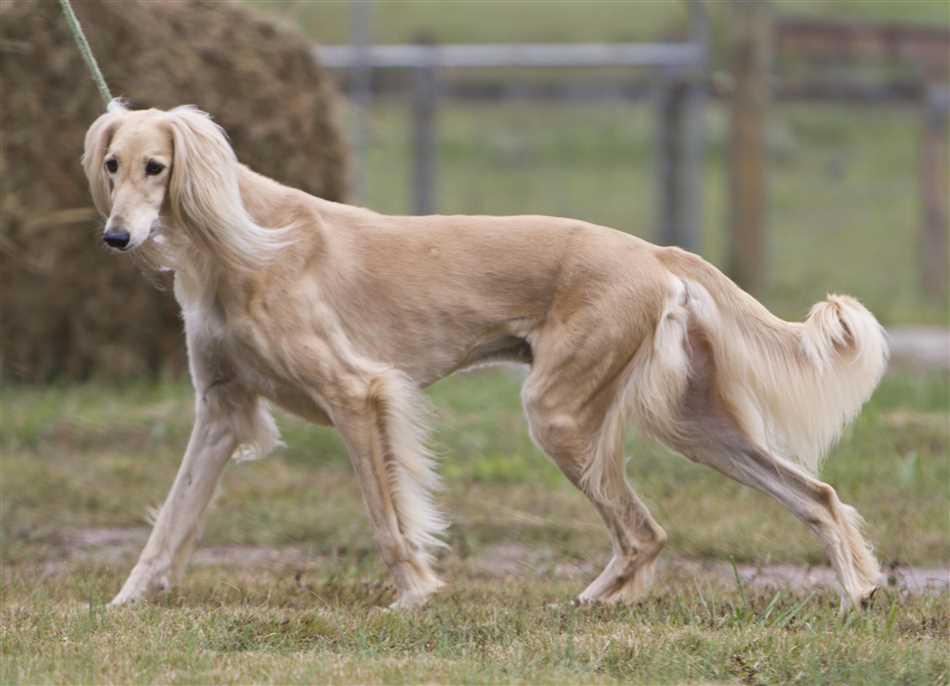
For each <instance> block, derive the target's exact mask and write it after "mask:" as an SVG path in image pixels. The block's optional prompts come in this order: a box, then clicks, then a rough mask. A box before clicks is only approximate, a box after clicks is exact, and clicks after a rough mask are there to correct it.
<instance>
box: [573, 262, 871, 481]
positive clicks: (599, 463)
mask: <svg viewBox="0 0 950 686" xmlns="http://www.w3.org/2000/svg"><path fill="white" fill-rule="evenodd" d="M657 257H658V259H659V260H660V262H661V263H662V264H663V266H664V267H665V268H666V269H667V270H668V272H669V273H670V274H671V275H672V278H671V279H670V285H669V288H668V293H667V294H666V296H665V302H664V304H663V306H662V307H663V309H662V312H661V313H660V314H659V317H658V323H657V326H656V329H655V330H654V332H653V337H652V341H645V343H644V345H642V346H641V349H640V351H638V353H637V354H636V356H635V357H634V359H633V361H632V364H631V368H630V376H629V381H628V382H627V391H626V398H625V402H624V405H625V406H626V407H627V408H628V410H629V411H630V412H631V413H632V414H633V417H634V419H635V420H637V423H638V424H639V425H640V426H641V427H642V428H644V429H646V430H647V431H648V432H650V433H652V434H654V435H656V436H657V437H659V438H661V439H663V440H668V439H669V438H670V437H675V436H676V434H677V432H678V431H680V430H681V428H682V426H683V424H684V420H687V421H688V420H689V416H688V415H689V413H690V412H691V411H692V410H690V408H688V407H686V406H685V405H684V402H685V399H686V397H687V392H688V389H689V387H690V382H691V380H693V381H695V378H692V377H691V373H692V374H694V375H695V374H696V373H698V370H691V369H690V345H691V344H693V343H694V342H695V341H694V340H692V339H693V337H695V336H697V335H701V336H702V338H703V339H704V341H705V342H706V343H707V344H708V346H709V350H710V353H711V358H712V367H713V369H712V370H711V372H712V374H713V378H712V380H711V382H712V384H713V385H714V388H715V391H716V392H717V393H718V396H719V398H720V399H721V400H722V401H723V402H724V404H725V406H726V407H727V408H728V410H729V412H730V414H731V415H732V416H733V418H734V419H735V421H736V422H737V424H738V425H739V427H740V428H741V429H742V431H743V432H744V433H745V434H746V436H748V437H749V438H751V439H752V440H754V441H755V442H757V443H758V444H759V445H762V447H763V448H766V449H768V450H769V451H770V452H772V453H773V454H775V455H778V456H781V457H784V458H786V459H790V460H793V461H795V462H797V463H798V464H799V465H801V466H802V467H803V468H805V470H806V471H808V472H810V473H812V474H815V473H816V472H817V471H818V469H819V467H820V465H821V460H822V458H823V456H824V455H825V453H826V452H827V451H828V449H829V448H830V447H831V446H832V445H833V444H834V443H835V441H836V440H837V439H838V437H839V436H840V435H841V432H842V430H843V429H844V428H845V426H846V425H847V424H848V423H849V422H850V421H851V420H852V419H853V418H854V417H855V416H856V415H857V413H858V411H859V410H860V409H861V406H862V405H863V404H864V403H865V401H867V399H868V398H869V397H870V396H871V393H872V392H873V391H874V389H875V388H876V387H877V385H878V383H879V381H880V379H881V376H882V375H883V373H884V370H885V367H886V365H887V356H888V349H887V340H886V337H885V334H884V331H883V329H882V328H881V326H880V324H878V322H877V320H876V319H875V318H874V316H873V315H872V314H871V313H870V312H869V311H868V310H867V309H865V307H864V306H863V305H861V304H860V303H859V302H858V301H857V300H855V299H854V298H851V297H848V296H841V295H830V296H828V298H827V300H825V301H823V302H820V303H818V304H816V305H815V306H814V307H812V308H811V311H810V312H809V314H808V317H807V318H806V320H805V321H804V322H803V323H790V322H786V321H783V320H781V319H779V318H778V317H775V316H774V315H772V314H771V313H770V312H769V311H768V310H767V309H765V307H763V306H762V305H761V304H760V303H759V302H758V301H757V300H755V299H754V298H753V297H752V296H750V295H748V294H747V293H745V292H744V291H742V290H741V289H740V288H739V287H738V286H736V285H735V284H734V283H733V282H732V281H731V280H730V279H729V278H728V277H726V276H725V275H724V274H722V273H721V272H720V271H719V270H718V269H716V268H715V267H713V266H712V265H711V264H709V263H708V262H706V261H705V260H703V259H701V258H700V257H697V256H695V255H692V254H690V253H687V252H685V251H682V250H679V249H677V248H663V249H660V250H659V251H658V253H657ZM618 419H619V422H618ZM618 423H622V418H612V419H611V420H610V421H609V422H608V425H609V426H606V427H605V429H606V431H605V432H604V436H603V441H608V440H616V429H615V428H614V427H615V426H616V425H618ZM601 448H603V450H601ZM609 448H610V446H608V445H603V446H597V448H596V449H595V454H594V457H593V459H592V461H591V463H590V464H589V466H588V471H587V474H586V479H587V481H588V485H589V486H590V487H592V488H597V487H599V486H600V485H601V484H604V485H606V482H610V481H612V480H613V477H616V476H617V474H615V473H613V472H614V471H615V466H614V467H611V466H610V465H609V464H607V462H609V459H608V458H607V455H609V454H610V453H611V452H612V450H610V449H609ZM620 469H622V466H621V467H620ZM608 472H609V473H608Z"/></svg>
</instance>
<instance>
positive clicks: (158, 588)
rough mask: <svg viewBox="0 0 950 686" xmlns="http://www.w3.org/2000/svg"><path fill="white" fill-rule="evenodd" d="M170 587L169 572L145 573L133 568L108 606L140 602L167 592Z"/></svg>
mask: <svg viewBox="0 0 950 686" xmlns="http://www.w3.org/2000/svg"><path fill="white" fill-rule="evenodd" d="M171 588H172V582H171V577H170V575H169V574H162V573H154V572H153V573H147V572H144V571H140V570H138V569H135V570H133V571H132V574H130V575H129V578H128V579H127V580H126V582H125V584H123V585H122V590H121V591H119V592H118V593H117V594H116V596H115V597H114V598H113V599H112V600H111V601H110V602H109V607H119V606H122V605H130V604H133V603H141V602H144V601H147V600H150V599H152V598H155V597H156V596H159V595H162V594H163V593H168V591H170V590H171Z"/></svg>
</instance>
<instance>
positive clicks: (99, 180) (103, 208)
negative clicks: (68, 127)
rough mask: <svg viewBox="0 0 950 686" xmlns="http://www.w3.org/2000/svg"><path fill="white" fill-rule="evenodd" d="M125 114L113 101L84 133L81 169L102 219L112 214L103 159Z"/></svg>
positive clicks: (122, 106)
mask: <svg viewBox="0 0 950 686" xmlns="http://www.w3.org/2000/svg"><path fill="white" fill-rule="evenodd" d="M127 112H128V110H127V109H126V108H125V105H123V104H122V102H121V101H120V100H113V101H112V102H111V103H109V107H108V109H107V111H106V113H105V114H103V115H101V116H100V117H99V118H98V119H96V120H95V121H94V122H93V123H92V126H90V127H89V130H88V131H87V132H86V141H85V144H84V146H83V153H82V168H83V171H84V172H86V179H87V180H88V181H89V192H90V193H91V194H92V201H93V203H94V204H95V206H96V209H97V210H98V211H99V214H101V215H102V216H103V217H108V216H109V214H110V212H112V201H111V196H112V193H111V189H110V188H109V177H108V176H107V175H106V173H105V169H104V167H103V162H104V160H103V158H104V157H105V154H106V151H107V150H108V149H109V143H111V142H112V137H113V136H114V135H115V132H116V130H117V129H118V128H119V124H121V123H122V119H123V118H124V117H125V115H126V113H127Z"/></svg>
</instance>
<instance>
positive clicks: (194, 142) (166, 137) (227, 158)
mask: <svg viewBox="0 0 950 686" xmlns="http://www.w3.org/2000/svg"><path fill="white" fill-rule="evenodd" d="M83 169H84V170H85V172H86V176H87V178H88V179H89V188H90V190H91V192H92V197H93V201H94V202H95V205H96V208H97V209H98V210H99V212H100V213H101V214H102V215H103V216H104V217H106V218H107V219H106V224H105V230H104V233H103V236H102V238H103V240H104V241H105V243H106V244H107V245H108V246H109V247H110V248H113V249H115V250H120V251H128V250H132V249H134V248H138V247H140V246H141V245H142V244H143V243H145V242H146V241H148V240H149V239H150V238H152V237H154V236H156V235H158V234H159V233H160V232H162V231H165V230H175V229H178V230H183V231H184V232H185V233H186V234H191V233H194V227H195V226H196V225H200V226H202V227H206V228H207V227H211V228H214V225H216V224H219V223H221V222H222V221H224V220H230V221H229V222H228V223H230V224H232V225H233V224H235V223H237V224H240V223H241V222H242V221H245V220H246V212H244V209H243V205H242V203H241V196H240V191H239V187H238V175H237V174H238V171H237V170H238V162H237V158H236V156H235V154H234V151H233V150H232V149H231V146H230V144H229V143H228V140H227V137H226V135H225V134H224V132H223V131H222V129H221V128H220V127H219V126H218V125H217V124H215V123H214V122H213V121H212V120H211V118H210V117H209V116H208V115H207V114H205V113H204V112H201V111H200V110H197V109H195V108H194V107H190V106H185V107H177V108H175V109H173V110H168V111H163V110H155V109H151V110H128V109H126V108H125V106H124V105H122V104H121V103H120V102H119V101H113V102H112V103H111V104H110V105H109V108H108V111H107V112H106V113H105V114H103V115H102V116H101V117H99V118H98V119H96V121H95V122H93V124H92V126H90V127H89V131H88V132H87V133H86V142H85V150H84V153H83ZM235 217H236V218H235ZM187 237H188V238H190V239H196V238H197V239H199V240H202V239H207V238H208V236H207V231H205V235H201V236H195V235H188V236H187Z"/></svg>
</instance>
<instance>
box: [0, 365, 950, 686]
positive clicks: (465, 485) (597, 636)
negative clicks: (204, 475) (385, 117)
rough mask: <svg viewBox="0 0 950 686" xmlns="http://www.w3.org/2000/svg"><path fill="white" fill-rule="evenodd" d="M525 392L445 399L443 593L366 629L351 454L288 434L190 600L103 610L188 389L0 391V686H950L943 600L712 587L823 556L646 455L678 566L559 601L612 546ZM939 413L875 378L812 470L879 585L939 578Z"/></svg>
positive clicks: (637, 460)
mask: <svg viewBox="0 0 950 686" xmlns="http://www.w3.org/2000/svg"><path fill="white" fill-rule="evenodd" d="M518 385H519V378H518V377H517V376H516V375H514V374H512V373H510V372H502V371H497V372H485V373H479V374H471V375H466V376H462V377H455V378H452V379H449V380H447V381H446V382H443V383H441V384H439V385H437V386H436V387H434V388H433V390H432V392H431V396H432V398H433V401H434V404H435V405H436V408H437V410H438V413H439V417H440V420H439V427H440V428H439V431H438V432H437V434H436V436H435V444H436V446H437V447H438V449H439V452H440V453H441V454H442V455H443V457H442V459H441V463H442V464H441V472H442V473H443V474H444V475H445V480H446V487H445V490H444V492H443V493H442V494H441V496H440V501H441V502H442V504H443V506H444V508H445V509H446V511H448V512H449V513H451V517H452V520H453V522H454V524H453V527H452V528H451V530H450V531H449V534H448V541H449V544H450V548H449V549H448V550H447V551H446V552H445V553H444V554H443V555H442V556H441V558H440V561H439V567H440V569H441V570H442V572H443V573H444V576H445V578H446V579H447V580H448V581H449V588H448V590H447V592H445V593H444V594H441V595H440V596H439V597H438V598H437V599H436V600H435V601H434V602H433V604H432V605H431V606H429V607H427V608H426V609H424V610H421V611H414V612H408V613H394V614H386V613H383V614H380V613H379V612H378V610H376V609H374V608H377V607H379V606H383V605H385V604H386V603H387V602H388V601H390V600H391V597H392V596H391V591H390V589H389V588H388V586H387V585H386V576H385V573H384V571H383V569H382V566H381V563H380V562H379V560H378V557H377V554H376V551H375V548H374V545H373V543H372V539H371V535H370V532H369V529H368V525H367V523H366V519H365V516H364V515H363V512H362V505H361V502H360V499H359V494H358V491H357V487H356V483H355V481H354V479H353V478H352V475H351V474H350V469H349V467H348V463H347V460H346V457H345V455H344V453H343V450H342V447H341V444H340V442H339V440H338V439H337V438H336V436H335V434H334V433H333V432H331V431H329V430H325V429H315V428H311V427H309V426H306V425H304V424H302V423H300V422H298V421H296V420H293V419H291V418H287V417H281V424H282V427H283V430H284V434H285V438H286V440H287V443H288V448H287V449H285V450H283V451H282V452H281V453H279V454H277V455H275V456H273V457H271V458H268V459H267V460H264V461H262V462H259V463H251V464H242V465H235V466H232V467H231V468H230V469H229V470H228V471H227V472H226V474H225V478H224V481H223V487H222V489H221V492H220V494H219V497H218V498H217V500H216V503H215V505H214V511H213V512H212V514H211V517H210V521H209V524H208V528H207V532H206V536H205V539H204V545H203V550H202V551H199V554H198V559H197V563H196V565H195V566H194V568H193V570H192V572H191V574H190V575H189V576H188V577H187V578H186V580H185V582H184V584H183V585H182V586H181V588H180V589H178V590H177V591H175V592H174V593H173V594H172V595H171V596H169V597H167V598H165V599H163V600H161V601H159V602H158V603H156V604H154V605H150V606H147V607H140V608H133V609H121V610H107V609H106V608H104V607H103V603H104V602H105V601H108V599H109V597H110V596H111V594H112V593H114V592H115V591H116V589H117V588H118V586H119V585H120V584H121V581H122V578H123V575H124V574H125V573H127V571H128V569H129V566H130V565H131V562H132V561H133V558H134V555H135V554H137V552H138V548H139V547H140V545H141V541H142V537H143V536H144V535H145V529H144V527H145V523H144V521H145V507H146V505H154V504H157V503H159V502H160V501H161V498H162V497H163V496H164V493H165V491H166V489H167V487H168V486H169V485H170V483H171V480H172V477H173V474H174V471H175V469H176V467H177V462H178V459H179V457H180V452H181V450H182V448H183V446H184V443H185V440H186V438H187V433H188V429H189V422H190V411H191V400H190V393H189V390H188V389H187V387H185V386H184V385H179V384H168V385H162V386H125V387H109V386H102V385H92V386H85V387H73V388H66V389H55V388H54V389H36V390H28V389H7V390H4V391H0V416H2V417H4V421H3V423H2V424H0V474H2V475H3V479H2V486H0V488H2V491H0V495H2V510H0V532H2V539H0V563H2V577H0V581H2V590H0V605H2V608H3V609H2V610H0V682H2V683H37V682H60V683H62V682H75V681H81V682H93V681H95V682H124V683H128V682H141V681H160V682H180V683H186V682H187V683H196V682H209V681H216V682H250V681H254V682H272V683H287V682H310V683H313V682H317V681H319V682H324V681H326V682H341V683H342V682H354V681H356V682H365V681H371V682H385V683H409V682H418V681H427V682H446V681H449V682H467V683H475V682H477V683H484V682H493V683H503V682H512V681H521V682H531V683H538V682H548V683H565V682H570V683H589V682H605V683H610V682H625V683H631V682H636V683H658V682H666V683H679V682H684V681H696V682H717V681H719V682H722V681H724V682H736V681H741V682H743V683H779V682H781V683H787V682H796V683H807V684H812V683H842V682H848V683H881V684H891V683H919V684H925V683H926V684H933V683H947V682H948V677H950V660H948V658H947V655H946V650H945V648H946V641H947V639H948V638H950V621H948V616H950V595H948V594H947V592H946V591H944V592H943V593H941V594H938V595H933V594H930V595H924V596H905V595H904V594H902V593H900V592H898V591H897V590H893V589H884V590H883V591H882V592H881V593H880V594H879V596H878V597H877V599H876V603H875V605H874V607H873V608H872V609H871V610H870V611H868V612H867V613H865V614H860V615H854V616H851V617H850V618H849V619H847V620H845V621H844V622H841V621H840V620H839V619H838V618H837V615H836V612H837V610H836V603H837V599H836V596H835V593H834V591H833V590H831V589H827V588H813V587H810V586H799V585H795V584H791V585H779V586H775V587H768V588H764V587H761V586H758V585H753V584H751V583H746V582H742V583H739V584H737V583H736V579H735V578H734V577H733V576H732V575H731V574H728V573H727V574H725V575H724V574H721V573H712V571H711V569H712V568H711V567H709V566H708V565H711V564H713V563H717V562H718V563H719V566H720V567H722V565H723V563H725V564H726V568H727V569H728V564H729V562H728V561H730V560H732V561H733V562H734V564H736V565H738V566H739V567H743V566H744V565H749V564H752V565H769V564H779V563H788V564H795V565H799V564H819V565H823V564H825V562H824V558H823V555H822V551H821V549H820V545H819V544H818V543H817V541H816V540H814V539H813V538H812V537H811V536H810V535H809V534H808V533H807V532H806V530H805V529H804V527H803V526H801V525H800V524H799V523H798V522H797V521H796V520H795V519H794V518H793V517H792V516H791V515H789V514H788V513H787V512H785V511H783V510H782V509H781V508H779V507H777V506H776V505H774V504H773V503H772V502H770V501H769V500H768V499H766V498H765V497H763V496H760V495H758V494H755V493H753V492H751V491H749V490H748V489H744V488H741V487H739V486H737V485H736V484H734V483H732V482H731V481H727V480H725V479H723V478H722V477H720V476H718V475H716V474H714V473H713V472H711V471H709V470H707V469H704V468H701V467H697V466H694V465H691V464H690V463H688V462H686V461H685V460H683V459H682V458H679V457H678V456H675V455H673V454H670V453H669V452H667V451H666V450H665V449H663V448H661V447H659V446H657V445H654V444H652V443H650V442H647V441H643V440H639V439H637V438H636V437H634V436H631V438H630V440H629V445H628V454H629V455H630V456H631V459H630V463H629V466H628V473H629V475H630V477H631V479H632V480H633V481H634V483H635V484H636V485H637V488H638V490H639V492H640V493H641V495H642V496H643V497H644V499H645V500H646V501H647V502H648V503H649V505H650V507H651V509H652V510H653V512H654V514H655V515H656V517H657V518H658V520H659V521H660V522H661V523H662V524H663V525H664V526H665V527H666V529H667V531H668V532H669V533H670V535H671V540H670V545H669V548H668V550H667V552H666V553H665V558H668V559H669V560H673V561H674V562H675V563H669V562H668V563H666V564H665V566H664V567H663V568H662V569H661V573H660V575H659V579H658V583H657V587H656V592H655V593H654V595H653V596H652V597H651V598H650V599H649V600H648V601H647V602H646V603H644V604H643V605H641V606H638V607H632V608H574V607H572V606H571V605H570V603H569V601H570V599H571V598H572V597H573V595H575V594H576V593H578V592H579V591H580V590H581V589H582V588H583V586H584V585H586V583H587V582H588V581H589V580H590V579H591V578H592V577H593V576H594V575H595V574H596V572H597V571H599V568H600V566H601V565H602V564H603V563H604V562H605V560H606V556H607V552H608V544H607V540H606V534H605V532H604V531H603V530H602V527H601V525H600V524H599V522H598V520H597V517H596V515H595V514H594V512H593V511H592V509H591V508H590V506H589V505H588V504H587V502H586V500H585V499H584V498H583V497H582V496H581V495H580V494H579V493H577V492H576V491H575V490H574V489H573V488H572V487H571V486H570V485H569V484H568V483H567V482H566V481H565V480H564V479H563V478H562V477H561V476H560V474H559V473H558V472H557V470H556V469H555V468H554V467H553V466H552V465H551V464H550V463H549V462H548V461H547V460H546V459H545V458H544V457H543V456H541V455H540V454H538V452H537V451H536V450H535V449H534V448H533V447H532V445H531V443H530V441H529V439H528V436H527V433H526V429H525V427H524V424H523V422H522V420H521V419H520V416H519V413H518V393H517V391H518ZM948 407H950V385H948V384H947V381H946V379H944V378H918V377H909V376H899V377H893V378H889V379H887V380H886V381H885V383H884V386H883V387H882V388H881V389H880V391H879V392H878V394H877V395H876V396H875V398H874V400H873V401H872V403H871V405H870V406H869V407H868V408H867V409H866V411H865V412H864V413H863V414H862V416H861V418H860V419H859V420H858V422H857V424H856V425H855V427H854V428H853V430H852V431H851V432H850V433H849V435H848V436H847V438H846V440H845V441H844V443H843V444H842V445H841V446H840V447H839V448H838V449H836V451H835V454H834V455H833V457H832V459H831V461H830V462H829V464H828V465H827V467H826V469H825V473H824V478H826V479H827V480H828V481H830V482H831V483H832V484H833V485H835V487H836V488H838V489H839V492H840V493H841V496H842V498H843V499H845V500H846V501H848V502H851V503H852V504H854V505H856V506H857V507H858V508H859V509H860V510H861V511H862V513H863V514H864V515H865V517H866V518H867V519H868V521H869V529H868V531H869V535H870V538H871V539H872V540H873V541H874V542H875V543H876V545H877V549H878V553H879V555H880V557H881V560H882V562H883V563H884V564H885V566H891V565H894V564H905V565H906V564H913V565H922V566H927V567H940V566H944V571H943V572H941V574H942V575H944V576H945V575H946V571H945V565H946V563H947V560H948V559H950V536H948V533H950V531H948V518H947V503H948V493H947V485H948V483H950V460H948V446H950V436H948V426H947V412H948ZM83 540H85V543H77V541H80V542H81V541H83ZM116 540H120V541H123V542H124V544H123V545H120V546H116V545H114V543H115V541H116ZM686 562H689V563H690V564H686Z"/></svg>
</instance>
